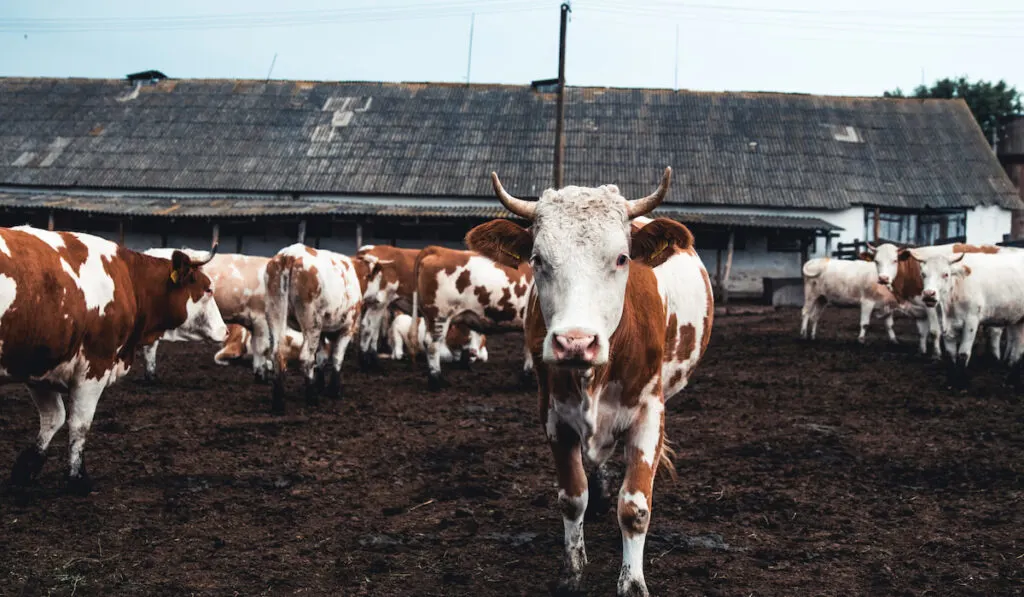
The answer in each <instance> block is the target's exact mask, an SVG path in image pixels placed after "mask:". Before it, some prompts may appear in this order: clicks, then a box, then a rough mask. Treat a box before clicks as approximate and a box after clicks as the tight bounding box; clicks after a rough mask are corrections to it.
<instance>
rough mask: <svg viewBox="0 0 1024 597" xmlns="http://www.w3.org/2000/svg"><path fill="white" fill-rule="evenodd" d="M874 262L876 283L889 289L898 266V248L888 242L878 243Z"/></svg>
mask: <svg viewBox="0 0 1024 597" xmlns="http://www.w3.org/2000/svg"><path fill="white" fill-rule="evenodd" d="M874 262H875V269H877V270H878V283H879V284H882V285H884V286H886V287H888V288H889V289H890V290H891V289H892V283H893V281H894V280H895V279H896V270H897V268H898V267H899V249H898V248H897V247H896V245H891V244H888V243H886V244H884V245H880V246H879V247H878V248H876V249H875V255H874Z"/></svg>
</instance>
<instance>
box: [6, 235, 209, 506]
mask: <svg viewBox="0 0 1024 597" xmlns="http://www.w3.org/2000/svg"><path fill="white" fill-rule="evenodd" d="M214 251H216V246H214ZM211 257H212V253H211ZM208 260H209V259H207V261H208ZM204 263H205V262H196V261H193V260H192V259H191V258H190V257H189V256H188V255H186V254H185V253H182V252H180V251H175V252H174V253H173V254H172V255H171V258H170V259H160V258H156V257H150V256H148V255H143V254H141V253H136V252H135V251H131V250H129V249H126V248H124V247H121V246H118V245H116V244H114V243H112V242H110V241H107V240H104V239H102V238H99V237H96V236H92V235H89V234H79V233H73V232H50V231H47V230H40V229H37V228H32V227H29V226H19V227H17V228H2V229H0V383H24V384H25V385H27V386H28V388H29V392H30V393H31V394H32V400H33V402H34V403H35V406H36V409H37V410H38V411H39V435H38V436H37V438H36V441H35V443H34V444H33V445H32V446H29V447H28V448H26V449H25V450H24V451H23V452H22V453H21V454H20V455H19V456H18V459H17V461H16V462H15V464H14V469H13V470H12V471H11V483H12V484H13V485H24V484H26V483H28V482H29V481H31V480H32V479H33V478H34V477H36V476H37V475H38V474H39V472H40V471H41V470H42V467H43V464H44V462H45V460H46V449H47V448H48V447H49V445H50V441H51V440H52V439H53V436H54V435H55V434H56V433H57V431H59V430H60V428H61V427H63V426H64V423H65V422H66V423H67V425H68V433H69V441H68V446H69V457H68V465H69V466H68V477H67V487H68V490H69V491H72V492H74V493H82V494H85V493H88V492H89V491H90V490H91V487H92V483H91V481H90V480H89V476H88V474H87V473H86V470H85V463H84V461H83V457H82V453H83V450H84V447H85V438H86V434H87V433H88V431H89V427H90V425H91V424H92V419H93V415H94V414H95V412H96V405H97V403H98V402H99V399H100V395H101V394H102V393H103V390H105V389H106V388H107V387H108V386H110V385H111V384H113V383H114V382H115V381H117V380H118V379H120V378H121V377H123V376H124V375H125V374H126V373H127V372H128V369H129V368H130V367H131V365H132V363H133V362H134V359H135V351H136V350H137V349H138V348H139V346H141V345H144V344H147V343H151V342H153V341H154V340H156V339H157V338H159V337H160V336H161V335H162V334H163V333H164V332H165V331H167V330H172V329H175V328H177V327H179V326H181V325H183V324H186V323H187V324H188V325H190V326H192V329H189V330H183V333H188V334H198V335H202V336H204V337H206V338H208V339H210V340H214V341H217V342H220V341H222V340H224V336H225V335H226V333H227V331H226V328H225V325H224V321H223V320H222V319H221V316H220V312H219V311H218V310H217V305H216V303H215V302H214V300H213V292H212V290H211V288H210V279H209V278H208V277H207V276H206V274H204V273H203V272H202V270H201V269H200V268H201V267H202V266H203V265H204ZM42 313H45V314H46V315H47V316H46V317H41V316H40V314H42ZM64 394H66V395H67V399H66V400H65V398H64V396H63V395H64Z"/></svg>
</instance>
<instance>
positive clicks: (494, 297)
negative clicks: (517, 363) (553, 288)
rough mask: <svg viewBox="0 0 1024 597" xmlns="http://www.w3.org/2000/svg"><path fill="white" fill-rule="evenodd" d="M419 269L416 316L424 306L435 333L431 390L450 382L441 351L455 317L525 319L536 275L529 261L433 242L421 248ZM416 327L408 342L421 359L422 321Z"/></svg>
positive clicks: (479, 322) (477, 323)
mask: <svg viewBox="0 0 1024 597" xmlns="http://www.w3.org/2000/svg"><path fill="white" fill-rule="evenodd" d="M413 270H414V276H415V278H416V295H415V297H414V300H413V307H412V314H413V315H412V316H413V319H417V318H418V317H419V313H420V312H422V314H423V319H424V320H426V329H427V333H429V334H430V342H429V344H428V345H427V368H428V377H427V382H428V387H429V388H430V389H431V390H438V389H440V388H441V387H442V386H443V385H444V381H443V380H442V378H441V353H442V347H443V344H444V340H445V337H446V335H447V333H448V326H449V325H450V324H451V322H452V320H453V319H455V318H456V317H463V318H464V320H465V321H467V323H469V324H470V325H472V326H474V327H483V328H491V327H492V326H495V325H500V324H510V325H513V326H516V327H517V328H519V327H521V326H522V325H523V321H524V319H523V314H524V312H525V310H526V297H527V291H528V290H529V288H530V285H531V283H532V281H533V274H532V272H531V270H530V266H529V264H528V263H526V262H525V261H523V262H519V263H516V265H514V266H511V267H509V266H507V265H503V264H502V263H498V262H496V261H494V260H492V259H489V258H487V257H484V256H483V255H480V254H478V253H475V252H473V251H459V250H456V249H448V248H445V247H437V246H430V247H427V248H425V249H423V250H422V251H420V254H419V255H418V256H417V257H416V265H415V267H414V268H413ZM410 328H411V330H410V332H411V333H410V335H409V342H408V346H409V352H410V354H411V355H412V357H413V362H415V360H416V348H417V347H418V346H419V331H418V329H417V326H410ZM524 353H525V358H526V360H525V363H524V365H523V371H524V372H527V373H528V372H529V371H531V370H532V369H533V362H532V359H531V358H530V354H529V351H527V350H526V349H525V348H524Z"/></svg>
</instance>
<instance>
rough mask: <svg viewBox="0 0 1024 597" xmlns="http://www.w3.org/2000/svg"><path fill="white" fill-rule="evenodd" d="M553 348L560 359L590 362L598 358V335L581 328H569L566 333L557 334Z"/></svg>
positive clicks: (556, 356)
mask: <svg viewBox="0 0 1024 597" xmlns="http://www.w3.org/2000/svg"><path fill="white" fill-rule="evenodd" d="M551 348H552V352H553V353H554V355H555V358H556V359H558V360H559V361H582V362H584V363H590V362H593V361H594V359H596V358H597V351H598V344H597V336H595V335H594V334H588V333H586V332H583V331H580V330H569V331H568V332H566V333H564V334H555V337H554V338H553V339H552V346H551Z"/></svg>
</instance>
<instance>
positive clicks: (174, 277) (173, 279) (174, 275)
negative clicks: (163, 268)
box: [171, 270, 178, 284]
mask: <svg viewBox="0 0 1024 597" xmlns="http://www.w3.org/2000/svg"><path fill="white" fill-rule="evenodd" d="M171 282H174V283H175V284H177V283H178V271H177V270H174V271H172V272H171Z"/></svg>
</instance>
